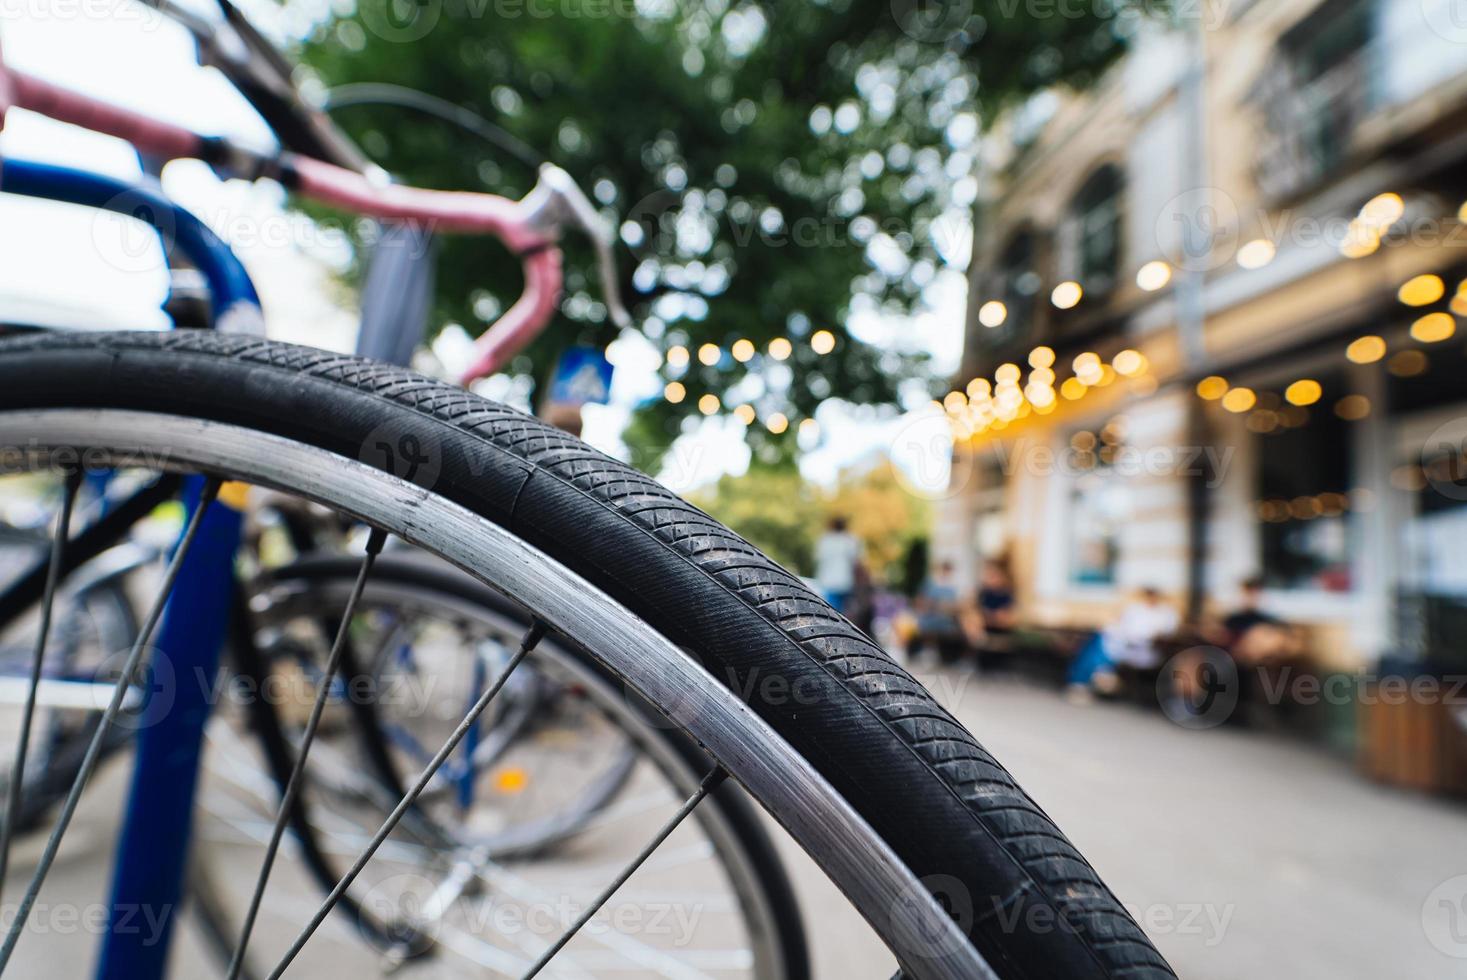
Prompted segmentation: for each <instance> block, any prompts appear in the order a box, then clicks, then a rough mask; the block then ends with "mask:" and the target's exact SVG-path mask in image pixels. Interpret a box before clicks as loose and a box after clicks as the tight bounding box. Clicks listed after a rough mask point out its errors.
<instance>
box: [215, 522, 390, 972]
mask: <svg viewBox="0 0 1467 980" xmlns="http://www.w3.org/2000/svg"><path fill="white" fill-rule="evenodd" d="M386 540H387V533H386V532H385V531H380V530H378V529H376V528H373V529H372V534H371V536H370V537H369V538H368V539H367V553H366V555H365V557H363V558H362V565H361V568H360V569H359V570H358V571H357V580H356V582H355V584H354V585H353V586H352V590H351V594H350V595H349V596H348V597H347V600H346V608H345V610H343V612H342V614H341V622H340V624H339V625H338V626H337V628H336V638H335V640H333V641H332V644H331V653H330V655H329V656H328V657H327V658H326V668H325V670H324V671H323V672H322V674H321V681H320V684H319V685H318V686H317V690H316V701H315V703H314V704H312V705H311V714H310V717H309V718H308V719H307V720H306V727H305V731H304V733H303V734H302V735H301V744H300V748H299V749H298V750H297V753H296V759H295V765H294V766H292V767H291V770H290V778H289V779H288V780H286V783H285V792H284V794H282V795H281V798H280V809H279V811H278V813H277V815H276V817H275V826H274V827H273V828H272V829H271V831H270V842H269V843H268V844H267V845H266V846H265V858H264V860H263V861H262V862H261V865H260V873H259V875H258V876H257V877H256V879H255V891H254V894H253V895H252V896H251V898H250V905H249V910H248V911H247V912H246V913H245V919H244V925H243V926H242V927H241V929H240V934H239V944H238V945H237V946H236V947H235V949H234V957H233V958H232V959H231V960H230V962H229V972H228V973H227V974H226V977H227V980H236V978H237V977H238V976H239V971H240V969H241V967H243V966H244V957H245V949H246V947H247V946H249V942H250V933H251V932H253V931H254V928H255V918H256V917H257V916H258V915H259V912H260V901H261V900H262V899H263V898H264V897H265V886H266V884H268V882H269V880H270V871H271V869H272V868H273V867H274V866H275V857H276V854H277V853H278V852H279V850H280V840H281V838H282V837H283V836H284V835H285V827H286V824H287V823H289V821H290V814H291V810H292V808H293V807H294V806H295V801H296V797H297V796H299V795H300V788H301V782H302V779H303V774H304V773H305V768H306V756H307V754H309V753H310V751H311V743H312V742H314V741H315V740H316V730H317V728H319V727H320V725H321V715H322V714H323V713H324V712H325V710H326V701H327V699H328V698H329V697H330V696H331V682H332V681H333V680H334V679H335V678H336V672H337V670H338V669H339V668H340V666H341V658H342V653H343V652H344V651H345V650H346V639H347V632H348V630H349V629H350V627H351V621H352V617H353V616H354V615H355V614H356V608H357V603H358V602H359V601H361V598H362V590H363V589H365V588H366V587H367V576H368V575H370V574H371V572H372V563H373V562H374V561H376V559H377V556H378V555H379V554H381V553H382V546H383V544H384V543H385V542H386Z"/></svg>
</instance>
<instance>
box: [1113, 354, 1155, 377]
mask: <svg viewBox="0 0 1467 980" xmlns="http://www.w3.org/2000/svg"><path fill="white" fill-rule="evenodd" d="M1110 364H1111V367H1113V368H1115V369H1116V373H1118V374H1123V375H1125V376H1126V377H1128V378H1134V377H1135V376H1136V375H1138V374H1141V373H1142V372H1144V371H1145V370H1146V366H1147V365H1146V355H1144V354H1142V353H1141V352H1140V351H1138V350H1131V349H1130V348H1127V349H1125V350H1123V351H1120V352H1118V353H1117V354H1116V356H1115V357H1113V358H1111V360H1110Z"/></svg>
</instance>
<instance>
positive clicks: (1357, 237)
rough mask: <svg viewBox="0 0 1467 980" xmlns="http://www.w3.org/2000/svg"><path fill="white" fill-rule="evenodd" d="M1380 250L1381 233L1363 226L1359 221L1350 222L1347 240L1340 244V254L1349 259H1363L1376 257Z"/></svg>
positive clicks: (1346, 235)
mask: <svg viewBox="0 0 1467 980" xmlns="http://www.w3.org/2000/svg"><path fill="white" fill-rule="evenodd" d="M1379 248H1380V232H1378V231H1376V230H1374V229H1373V228H1370V227H1367V226H1366V225H1364V224H1362V223H1361V222H1360V221H1359V220H1358V219H1357V220H1355V221H1352V222H1350V227H1349V229H1348V230H1347V231H1346V232H1345V240H1344V241H1342V242H1340V254H1341V255H1343V256H1344V257H1345V258H1347V259H1363V258H1365V257H1366V256H1367V255H1374V254H1375V252H1376V251H1377V250H1378V249H1379Z"/></svg>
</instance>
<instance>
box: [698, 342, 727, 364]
mask: <svg viewBox="0 0 1467 980" xmlns="http://www.w3.org/2000/svg"><path fill="white" fill-rule="evenodd" d="M722 356H723V352H722V351H720V350H719V349H718V345H717V344H704V345H703V346H702V347H699V348H698V360H700V361H702V362H703V363H704V364H706V365H708V366H709V367H712V366H713V365H715V364H717V363H718V359H719V358H720V357H722Z"/></svg>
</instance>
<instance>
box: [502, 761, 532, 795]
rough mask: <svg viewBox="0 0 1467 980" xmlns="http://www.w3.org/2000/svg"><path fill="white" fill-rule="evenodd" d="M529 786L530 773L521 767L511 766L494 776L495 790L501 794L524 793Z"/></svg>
mask: <svg viewBox="0 0 1467 980" xmlns="http://www.w3.org/2000/svg"><path fill="white" fill-rule="evenodd" d="M529 785H530V774H529V772H527V771H526V770H524V769H522V768H520V767H519V766H510V767H509V768H508V769H501V770H500V771H499V772H497V773H495V774H494V788H495V789H496V790H498V791H499V792H501V793H508V794H511V795H513V794H515V793H522V792H524V791H525V788H526V787H528V786H529Z"/></svg>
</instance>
